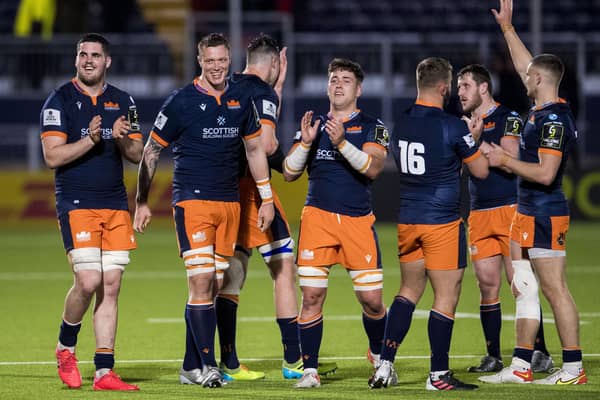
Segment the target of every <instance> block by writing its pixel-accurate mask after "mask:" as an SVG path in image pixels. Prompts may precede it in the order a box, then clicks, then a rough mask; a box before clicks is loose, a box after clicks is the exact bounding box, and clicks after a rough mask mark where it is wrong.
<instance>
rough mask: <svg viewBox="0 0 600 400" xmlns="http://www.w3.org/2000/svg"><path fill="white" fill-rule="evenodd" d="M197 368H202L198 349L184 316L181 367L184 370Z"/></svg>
mask: <svg viewBox="0 0 600 400" xmlns="http://www.w3.org/2000/svg"><path fill="white" fill-rule="evenodd" d="M197 368H198V369H201V368H202V360H201V359H200V354H198V350H197V349H196V344H195V343H194V335H192V330H191V329H190V325H189V323H188V322H187V318H186V321H185V355H184V356H183V369H184V370H186V371H191V370H193V369H197Z"/></svg>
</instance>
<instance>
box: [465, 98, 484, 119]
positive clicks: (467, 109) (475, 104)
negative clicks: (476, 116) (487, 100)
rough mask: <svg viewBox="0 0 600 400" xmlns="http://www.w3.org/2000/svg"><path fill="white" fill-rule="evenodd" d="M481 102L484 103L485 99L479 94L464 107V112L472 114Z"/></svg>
mask: <svg viewBox="0 0 600 400" xmlns="http://www.w3.org/2000/svg"><path fill="white" fill-rule="evenodd" d="M481 103H483V99H482V98H481V96H479V95H477V96H476V97H475V98H474V99H473V101H472V102H471V103H470V104H467V105H466V106H464V107H463V112H464V113H465V114H471V113H472V112H473V111H475V110H476V109H477V108H478V107H479V106H480V105H481ZM461 105H462V104H461Z"/></svg>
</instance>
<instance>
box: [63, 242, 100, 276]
mask: <svg viewBox="0 0 600 400" xmlns="http://www.w3.org/2000/svg"><path fill="white" fill-rule="evenodd" d="M69 259H70V261H71V265H73V272H75V273H77V272H79V271H85V270H92V271H98V272H101V271H102V257H101V252H100V249H99V248H98V247H84V248H81V249H73V250H71V251H70V252H69Z"/></svg>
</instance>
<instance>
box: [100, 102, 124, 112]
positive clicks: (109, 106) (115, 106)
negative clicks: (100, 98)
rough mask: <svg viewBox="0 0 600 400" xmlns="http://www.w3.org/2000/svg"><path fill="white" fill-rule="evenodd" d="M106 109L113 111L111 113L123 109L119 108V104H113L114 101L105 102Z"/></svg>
mask: <svg viewBox="0 0 600 400" xmlns="http://www.w3.org/2000/svg"><path fill="white" fill-rule="evenodd" d="M104 109H105V110H111V111H118V110H120V109H121V107H119V103H113V102H112V101H105V102H104Z"/></svg>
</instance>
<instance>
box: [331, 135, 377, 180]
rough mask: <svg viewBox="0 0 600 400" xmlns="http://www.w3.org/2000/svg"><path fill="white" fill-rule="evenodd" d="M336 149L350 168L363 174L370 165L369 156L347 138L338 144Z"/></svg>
mask: <svg viewBox="0 0 600 400" xmlns="http://www.w3.org/2000/svg"><path fill="white" fill-rule="evenodd" d="M337 148H338V151H339V152H340V154H341V155H343V156H344V158H345V159H346V160H348V162H349V163H350V165H351V166H352V168H354V169H355V170H357V171H358V172H360V173H361V174H364V173H365V172H366V171H367V170H368V169H369V167H370V166H371V156H370V155H368V154H367V153H365V152H364V151H362V150H359V149H358V148H357V147H356V146H355V145H353V144H352V143H350V142H349V141H347V140H344V141H343V142H342V143H340V144H339V145H338V147H337Z"/></svg>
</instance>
